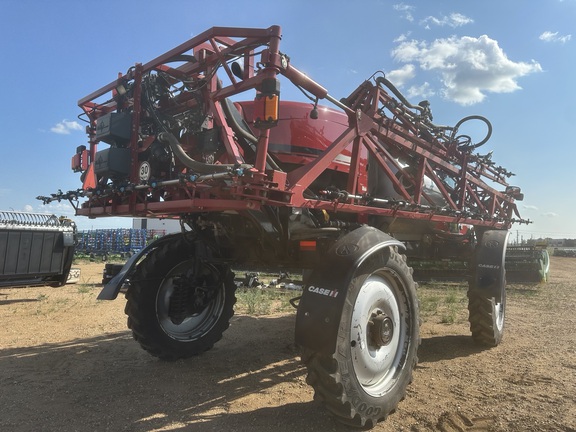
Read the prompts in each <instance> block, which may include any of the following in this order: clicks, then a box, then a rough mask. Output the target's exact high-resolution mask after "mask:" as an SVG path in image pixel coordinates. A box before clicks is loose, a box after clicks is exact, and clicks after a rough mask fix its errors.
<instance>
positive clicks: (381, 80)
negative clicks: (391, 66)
mask: <svg viewBox="0 0 576 432" xmlns="http://www.w3.org/2000/svg"><path fill="white" fill-rule="evenodd" d="M376 83H377V84H383V85H385V86H386V87H387V88H388V89H389V90H390V91H391V92H392V93H394V95H395V96H396V97H397V98H398V99H400V102H402V103H403V104H404V105H406V106H407V107H408V108H411V109H415V110H418V111H419V112H420V113H423V114H428V115H429V114H430V112H429V111H428V110H427V109H426V108H424V107H422V106H420V105H412V104H411V103H410V102H408V100H407V99H406V98H405V97H404V95H403V94H402V93H400V91H399V90H398V89H397V88H396V87H395V86H394V84H392V83H391V82H390V81H389V80H388V79H386V78H385V77H377V78H376ZM469 120H480V121H482V122H484V123H485V124H486V126H487V127H488V132H487V133H486V136H485V137H484V139H483V140H482V141H479V142H478V143H476V144H465V145H461V146H459V147H458V149H459V150H473V149H476V148H478V147H480V146H481V145H483V144H485V143H486V142H487V141H488V140H489V139H490V137H491V136H492V124H491V123H490V121H489V120H488V119H487V118H486V117H483V116H479V115H471V116H467V117H464V118H463V119H462V120H460V121H459V122H458V123H456V125H455V126H454V127H450V126H439V125H435V124H434V123H432V122H431V121H427V122H426V124H427V125H428V126H429V127H431V128H432V129H436V130H440V129H443V130H452V134H451V136H450V142H453V141H454V139H456V134H457V133H458V128H459V127H460V126H461V125H462V124H463V123H465V122H467V121H469Z"/></svg>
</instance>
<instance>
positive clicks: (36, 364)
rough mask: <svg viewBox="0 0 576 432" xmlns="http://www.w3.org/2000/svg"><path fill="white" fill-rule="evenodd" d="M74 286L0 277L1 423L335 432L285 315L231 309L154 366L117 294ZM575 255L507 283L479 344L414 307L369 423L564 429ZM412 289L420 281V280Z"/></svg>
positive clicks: (13, 427)
mask: <svg viewBox="0 0 576 432" xmlns="http://www.w3.org/2000/svg"><path fill="white" fill-rule="evenodd" d="M81 268H82V274H81V278H80V279H81V280H80V284H76V285H67V286H65V287H63V288H48V287H36V288H0V430H2V431H32V430H34V431H174V430H176V431H200V432H204V431H221V430H225V431H274V432H284V431H304V430H307V431H336V432H340V431H346V430H348V429H347V428H345V427H344V426H341V425H339V424H338V423H336V422H335V421H334V420H333V419H332V417H331V416H330V415H329V414H327V412H326V411H325V410H324V408H323V407H322V406H320V405H319V404H317V403H316V402H314V401H313V392H312V390H311V388H310V387H309V386H308V385H307V384H306V383H305V375H306V374H305V370H304V368H303V367H302V366H301V364H300V363H299V356H298V352H297V350H296V349H295V347H294V344H293V329H294V320H295V313H282V314H274V315H266V316H258V317H254V316H248V315H242V314H237V315H235V316H234V318H233V320H232V325H231V327H230V329H229V330H228V331H227V332H226V333H225V334H224V338H223V339H222V340H221V341H220V342H219V343H218V344H217V345H216V346H215V347H214V349H212V350H211V351H209V352H207V353H205V354H203V355H202V356H200V357H197V358H193V359H190V360H186V361H178V362H174V363H166V362H162V361H159V360H157V359H155V358H153V357H151V356H149V355H148V354H147V353H146V352H144V351H143V350H142V349H140V347H139V345H138V344H137V343H136V342H134V341H133V340H132V337H131V334H130V333H129V331H128V330H127V328H126V318H125V316H124V312H123V309H124V302H125V301H124V298H123V297H122V298H120V297H119V298H118V299H117V300H116V301H112V302H100V301H97V300H96V296H97V294H98V292H99V289H100V286H99V285H98V282H99V281H100V280H101V277H102V276H101V272H102V269H103V264H102V263H93V264H86V265H82V266H81ZM575 269H576V259H571V258H553V259H552V266H551V275H550V280H549V282H548V283H547V284H546V285H539V286H528V285H527V286H522V285H509V287H508V305H507V317H506V334H505V337H504V341H503V342H502V344H501V345H500V346H498V347H496V348H493V349H490V350H482V349H479V348H477V347H476V346H475V345H474V344H473V343H472V341H471V338H470V336H469V330H468V324H467V321H466V311H465V308H466V306H465V305H464V306H463V308H462V309H463V310H462V311H461V312H459V315H458V318H457V319H456V320H454V322H453V323H452V324H446V323H443V321H446V320H443V319H441V317H440V316H438V315H433V314H432V315H430V314H428V315H427V316H424V323H423V325H422V328H421V335H422V345H421V347H420V349H419V359H420V361H419V364H418V366H417V368H416V371H415V374H414V382H413V383H412V385H411V386H410V387H409V390H408V395H407V397H406V399H405V400H404V401H403V402H401V403H400V405H399V407H398V410H397V411H396V412H395V413H394V414H392V415H391V416H390V417H389V418H388V419H387V420H386V421H385V422H382V423H380V424H379V425H378V426H377V427H376V428H375V429H374V430H375V431H378V432H391V431H412V432H422V431H517V432H525V431H564V432H568V431H572V432H574V431H576V334H575V333H576V277H575V276H576V270H575ZM421 290H426V287H423V288H421Z"/></svg>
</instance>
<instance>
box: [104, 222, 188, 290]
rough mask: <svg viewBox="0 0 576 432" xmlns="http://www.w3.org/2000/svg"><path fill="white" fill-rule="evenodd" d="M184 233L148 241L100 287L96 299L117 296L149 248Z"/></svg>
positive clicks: (153, 247)
mask: <svg viewBox="0 0 576 432" xmlns="http://www.w3.org/2000/svg"><path fill="white" fill-rule="evenodd" d="M182 235H184V234H183V233H180V232H179V233H173V234H167V235H165V236H162V237H160V238H159V239H157V240H154V241H153V242H152V243H150V244H149V245H148V246H146V247H145V248H144V249H142V250H141V251H140V252H138V253H136V254H134V255H132V256H131V257H130V258H129V259H128V261H126V264H124V267H122V270H120V272H119V273H118V274H117V275H116V276H114V277H113V278H112V279H111V280H110V282H108V283H107V284H106V285H105V286H104V288H102V291H100V294H98V297H97V299H98V300H114V299H116V297H118V293H119V292H120V288H122V285H123V284H124V282H125V281H126V279H127V278H128V276H130V274H131V273H132V270H134V268H135V267H136V264H138V262H139V261H140V260H141V259H142V258H143V257H145V256H146V255H147V254H148V253H149V252H150V251H151V250H153V249H156V248H157V247H159V246H161V245H163V244H164V243H169V242H171V241H174V239H175V238H176V237H180V236H182Z"/></svg>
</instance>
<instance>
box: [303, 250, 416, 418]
mask: <svg viewBox="0 0 576 432" xmlns="http://www.w3.org/2000/svg"><path fill="white" fill-rule="evenodd" d="M419 325H420V323H419V311H418V301H417V297H416V284H415V283H414V280H413V279H412V274H411V269H410V268H409V267H408V266H407V265H406V258H405V257H404V256H403V255H400V254H399V253H398V252H397V251H396V248H387V249H385V250H384V251H380V252H378V253H375V254H373V255H371V256H370V257H368V258H367V259H366V260H365V261H364V262H363V263H362V264H361V265H360V266H359V268H358V269H356V272H355V275H354V277H353V279H352V281H351V282H350V285H349V287H348V291H347V294H346V301H345V304H344V308H343V311H342V316H341V320H340V326H339V330H338V335H337V341H336V352H335V353H334V354H332V355H326V354H323V353H320V352H315V351H313V350H305V352H304V353H303V356H302V359H303V361H304V363H305V364H306V366H307V368H308V377H307V382H308V383H309V384H310V385H311V386H312V387H313V388H314V391H315V399H316V400H319V401H321V402H322V403H323V404H324V405H325V406H326V407H327V408H328V410H329V411H331V412H332V413H333V414H334V415H335V416H336V418H337V419H338V420H339V421H341V422H343V423H345V424H348V425H351V426H355V427H362V428H365V427H368V428H369V427H373V426H374V425H375V424H376V423H377V422H378V421H380V420H383V419H385V418H386V417H387V416H388V415H389V414H390V413H391V412H393V411H394V410H395V409H396V407H397V405H398V403H399V402H400V401H401V400H402V399H403V398H404V396H405V394H406V388H407V386H408V384H409V383H410V382H411V380H412V370H413V369H414V367H415V365H416V363H417V349H418V345H419V342H420V337H419Z"/></svg>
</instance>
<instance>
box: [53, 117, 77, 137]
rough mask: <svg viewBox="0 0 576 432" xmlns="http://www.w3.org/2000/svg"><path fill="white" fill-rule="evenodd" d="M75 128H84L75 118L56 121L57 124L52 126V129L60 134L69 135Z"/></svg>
mask: <svg viewBox="0 0 576 432" xmlns="http://www.w3.org/2000/svg"><path fill="white" fill-rule="evenodd" d="M75 130H77V131H81V130H83V128H82V126H81V125H80V123H78V122H77V121H74V120H72V121H70V120H62V121H61V122H60V123H56V125H55V126H53V127H51V128H50V131H52V132H54V133H57V134H60V135H68V134H70V132H71V131H75Z"/></svg>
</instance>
